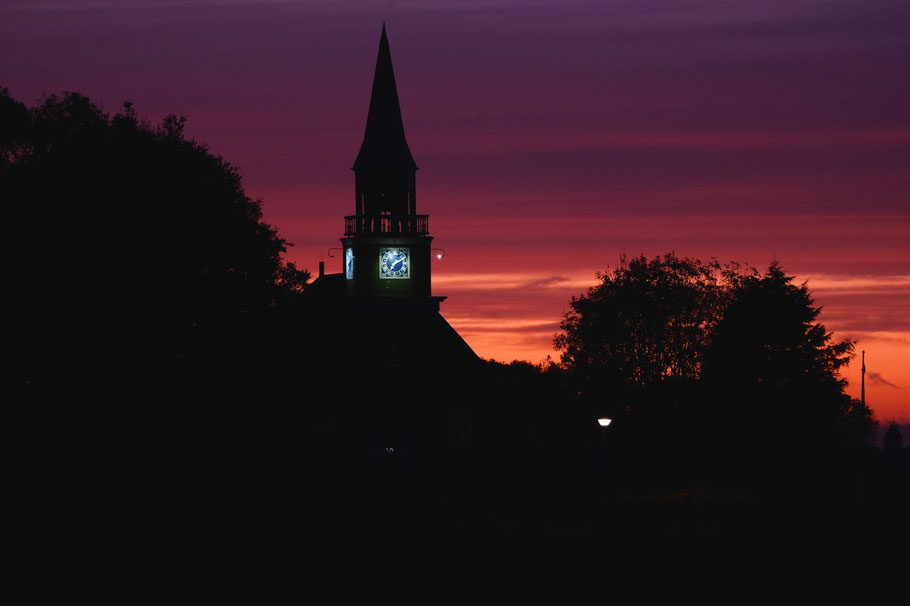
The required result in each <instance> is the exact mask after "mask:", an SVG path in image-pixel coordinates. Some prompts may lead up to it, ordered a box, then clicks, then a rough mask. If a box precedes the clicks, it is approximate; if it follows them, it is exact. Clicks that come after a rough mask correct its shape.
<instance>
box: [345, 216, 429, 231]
mask: <svg viewBox="0 0 910 606" xmlns="http://www.w3.org/2000/svg"><path fill="white" fill-rule="evenodd" d="M429 233H430V215H408V214H404V213H381V214H371V215H348V216H346V217H345V218H344V235H345V236H362V235H367V234H382V235H385V234H402V235H408V236H414V235H416V236H425V235H427V234H429Z"/></svg>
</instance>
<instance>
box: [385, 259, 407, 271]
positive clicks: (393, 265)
mask: <svg viewBox="0 0 910 606" xmlns="http://www.w3.org/2000/svg"><path fill="white" fill-rule="evenodd" d="M402 261H404V257H401V258H400V259H398V260H397V261H395V262H394V263H392V267H390V268H389V269H395V266H396V265H398V264H399V263H401V262H402Z"/></svg>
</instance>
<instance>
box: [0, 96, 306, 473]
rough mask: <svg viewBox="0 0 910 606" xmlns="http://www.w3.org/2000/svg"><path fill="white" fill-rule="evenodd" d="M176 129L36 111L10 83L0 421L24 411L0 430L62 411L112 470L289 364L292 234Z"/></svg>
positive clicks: (75, 434)
mask: <svg viewBox="0 0 910 606" xmlns="http://www.w3.org/2000/svg"><path fill="white" fill-rule="evenodd" d="M184 124H185V119H184V118H182V117H178V116H173V115H172V116H168V117H166V118H164V120H162V121H161V123H160V124H150V123H149V122H147V121H146V120H143V119H141V118H139V117H138V116H137V114H136V112H135V110H134V109H133V107H132V105H131V104H129V103H125V104H124V105H123V107H122V108H120V109H119V110H118V111H117V112H115V113H113V114H110V113H108V112H105V111H103V110H102V109H101V108H99V107H98V106H97V105H95V104H94V103H92V102H91V101H90V100H89V99H88V98H86V97H84V96H82V95H79V94H76V93H64V94H62V95H50V96H47V97H46V98H44V99H43V100H42V101H41V102H40V103H39V104H37V105H36V106H35V107H33V108H27V107H25V106H24V105H23V104H22V103H20V102H18V101H16V100H15V99H13V98H12V97H11V96H10V95H9V92H8V91H7V90H6V89H2V90H0V192H2V196H0V204H2V210H3V216H4V220H3V221H2V222H0V247H2V249H0V254H2V266H0V272H2V275H0V279H2V281H3V284H4V288H3V295H2V299H0V305H2V312H3V316H4V322H3V325H2V326H3V327H2V330H3V334H2V337H3V341H4V352H3V356H4V360H3V362H4V363H5V366H6V368H7V369H8V370H10V371H11V372H8V373H7V377H8V382H7V383H6V384H5V385H4V391H5V393H6V394H7V395H8V396H11V397H10V398H9V404H8V405H7V407H6V408H5V409H4V413H5V415H6V418H7V419H12V418H22V417H23V416H24V417H27V418H30V419H31V421H29V422H26V423H19V424H17V425H15V426H14V427H13V426H11V425H7V426H6V427H13V430H14V431H16V432H19V434H20V435H18V436H17V437H16V438H15V440H13V441H26V440H28V439H29V438H28V437H26V436H24V435H22V432H23V431H29V430H27V429H25V428H28V427H35V428H37V427H38V426H40V425H41V424H42V423H46V424H50V425H53V426H57V425H62V419H65V423H66V430H65V432H66V438H65V439H62V437H61V436H58V439H56V440H55V443H56V444H65V445H66V446H63V447H59V448H63V449H64V450H66V451H67V452H69V454H66V453H60V456H62V457H63V458H64V459H65V460H67V461H69V462H72V461H74V460H76V459H78V458H79V457H87V456H89V455H87V452H88V450H90V449H91V448H97V449H102V450H104V449H106V452H105V453H104V454H101V453H100V451H99V453H98V454H97V456H98V457H101V458H104V459H105V464H110V463H109V462H110V461H112V460H116V459H117V458H118V456H121V457H122V456H123V452H125V451H124V450H123V449H127V450H131V452H133V453H134V454H135V450H136V449H137V448H138V446H135V445H136V444H140V443H141V444H144V445H145V446H147V447H148V446H149V445H150V444H152V443H155V441H156V440H158V441H160V442H161V443H162V444H163V443H168V442H171V445H172V446H173V440H174V439H175V435H176V434H177V433H181V432H183V433H187V432H188V431H190V432H191V431H195V430H189V429H188V427H198V426H200V425H203V424H204V419H210V417H209V416H208V415H207V413H204V412H200V411H202V410H207V409H209V407H211V406H215V405H217V406H221V407H223V408H225V407H227V405H228V404H229V403H230V402H231V401H232V400H233V398H234V397H236V394H240V393H246V392H248V391H249V390H250V389H251V387H250V386H251V385H253V384H255V383H257V382H258V383H260V384H262V383H267V378H266V377H265V376H264V375H263V374H262V373H260V372H259V371H258V370H257V369H263V368H268V367H269V364H270V362H273V361H274V360H276V359H279V356H280V348H281V347H282V346H285V345H284V344H283V343H282V341H281V338H282V329H281V326H280V323H279V322H277V321H276V320H277V318H278V317H279V316H280V315H281V313H282V310H283V309H284V307H286V306H287V305H288V304H290V302H291V301H292V300H293V298H294V296H295V294H296V293H299V292H300V290H301V289H302V288H303V286H304V284H305V283H306V281H307V279H308V274H307V272H305V271H301V270H298V269H297V268H296V267H294V265H293V264H292V263H286V262H284V261H283V260H282V258H281V255H282V253H283V252H285V250H286V247H287V246H288V243H287V242H286V241H285V240H284V239H283V238H281V237H280V236H279V235H278V234H277V232H276V230H275V228H273V227H272V226H270V225H268V224H267V223H265V222H264V221H263V216H262V209H261V201H259V200H253V199H251V198H250V197H249V196H247V194H246V193H245V191H244V189H243V186H242V182H241V177H240V174H239V172H238V171H237V169H236V167H234V166H232V165H231V164H229V163H228V162H226V161H225V160H223V159H222V158H220V157H218V156H216V155H214V154H212V153H211V152H209V150H208V149H207V148H206V147H205V146H204V145H202V144H200V143H198V142H196V141H193V140H192V139H188V138H187V137H186V136H185V134H184ZM232 394H234V395H232ZM151 410H155V411H156V413H157V414H156V415H149V414H148V413H149V411H151ZM194 418H195V419H196V420H193V419H194ZM210 426H212V425H211V424H210ZM180 428H182V429H180ZM36 431H37V430H36ZM156 432H159V433H158V435H157V437H155V436H154V435H153V434H155V433H156ZM175 432H176V433H175ZM140 438H141V439H140ZM92 440H95V443H96V444H97V445H98V446H91V445H90V443H91V442H92ZM118 443H119V446H118V445H117V444H118ZM101 445H104V447H103V448H102V446H101ZM118 448H120V449H121V450H120V451H118ZM155 448H157V446H155ZM73 452H76V453H77V454H76V455H73V454H72V453H73ZM118 452H120V455H118V454H117V453H118ZM148 456H149V457H152V456H154V455H152V454H149V455H148ZM89 458H90V457H89ZM86 460H87V459H86ZM130 460H132V461H134V462H135V459H134V458H133V459H130ZM96 462H97V461H96ZM58 463H59V462H58ZM80 465H82V468H83V469H85V468H87V465H88V464H80Z"/></svg>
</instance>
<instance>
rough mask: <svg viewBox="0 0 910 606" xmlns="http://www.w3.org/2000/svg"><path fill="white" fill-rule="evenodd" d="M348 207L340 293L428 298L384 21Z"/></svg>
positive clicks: (426, 250)
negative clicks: (350, 209) (350, 206)
mask: <svg viewBox="0 0 910 606" xmlns="http://www.w3.org/2000/svg"><path fill="white" fill-rule="evenodd" d="M353 170H354V214H353V215H348V216H346V217H345V218H344V237H343V238H341V244H342V247H343V250H344V272H343V273H344V280H345V289H344V290H345V293H346V294H347V295H349V296H359V297H364V296H366V297H408V298H416V299H424V300H427V299H432V300H434V301H435V304H436V306H437V309H438V302H439V301H440V300H442V298H443V297H431V296H430V243H431V242H432V241H433V238H432V237H431V236H430V235H429V220H428V219H429V216H428V215H418V214H417V193H416V187H415V174H416V172H417V164H416V163H415V162H414V157H413V156H412V155H411V150H410V148H409V147H408V142H407V140H406V139H405V136H404V123H403V121H402V119H401V106H400V105H399V103H398V90H397V88H396V86H395V74H394V72H393V71H392V55H391V53H390V51H389V40H388V38H387V37H386V32H385V26H384V25H383V27H382V36H381V38H380V40H379V56H378V58H377V59H376V72H375V74H374V76H373V91H372V94H371V96H370V109H369V113H368V114H367V125H366V132H365V133H364V136H363V144H362V145H361V146H360V152H359V153H358V154H357V159H356V160H355V161H354V166H353Z"/></svg>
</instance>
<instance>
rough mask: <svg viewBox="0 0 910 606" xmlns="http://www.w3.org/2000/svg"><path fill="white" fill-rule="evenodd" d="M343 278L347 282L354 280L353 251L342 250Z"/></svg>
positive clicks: (349, 249) (348, 249) (350, 249)
mask: <svg viewBox="0 0 910 606" xmlns="http://www.w3.org/2000/svg"><path fill="white" fill-rule="evenodd" d="M344 277H345V278H347V279H348V280H353V279H354V249H352V248H346V249H344Z"/></svg>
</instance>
